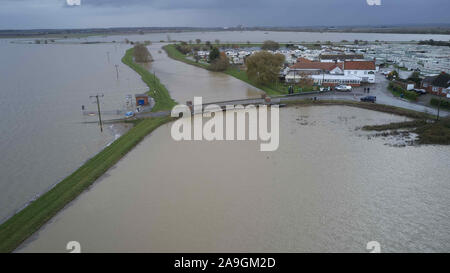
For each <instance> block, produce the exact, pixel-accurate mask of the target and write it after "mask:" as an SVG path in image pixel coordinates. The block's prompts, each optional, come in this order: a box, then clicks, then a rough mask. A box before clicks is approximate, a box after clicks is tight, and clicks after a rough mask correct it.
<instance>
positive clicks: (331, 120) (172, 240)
mask: <svg viewBox="0 0 450 273" xmlns="http://www.w3.org/2000/svg"><path fill="white" fill-rule="evenodd" d="M280 119H281V124H280V147H279V149H278V150H277V151H276V152H272V153H270V152H269V153H268V152H260V151H259V143H257V142H248V141H245V142H203V141H202V142H198V141H197V142H194V141H192V142H174V141H173V140H172V139H171V137H170V124H169V125H164V126H162V127H161V128H159V129H157V130H156V131H154V132H153V133H152V134H151V135H150V136H149V137H147V138H146V139H145V140H144V141H143V142H142V143H141V144H139V145H138V147H137V148H136V149H134V150H133V151H131V152H130V153H129V154H128V155H127V156H126V157H125V158H124V159H123V160H121V161H120V162H119V163H118V164H117V165H116V167H115V168H113V169H111V170H109V171H108V172H107V174H106V175H104V176H103V177H102V178H101V179H100V180H99V181H98V182H97V183H96V184H95V185H94V186H93V187H92V188H91V189H90V190H89V191H88V192H86V193H84V194H82V195H81V196H80V197H79V198H78V199H77V200H76V201H75V202H73V203H72V204H71V205H70V206H69V207H68V208H67V209H65V210H63V211H62V212H60V213H59V214H58V215H57V216H56V217H55V218H54V219H53V220H52V221H51V223H49V224H48V225H46V226H45V227H44V228H43V229H42V230H41V231H40V232H38V233H37V234H36V235H35V236H34V237H33V238H31V239H30V240H28V242H27V243H25V244H24V246H23V247H22V249H20V251H24V252H29V251H56V252H64V251H65V246H66V243H67V242H68V241H72V240H76V241H79V242H80V243H81V245H82V250H83V251H85V252H96V251H150V252H169V251H177V252H202V251H208V252H209V251H220V252H241V251H251V252H253V251H256V252H259V251H266V252H271V251H283V252H284V251H289V252H302V251H327V252H333V251H356V252H366V249H365V247H366V243H367V242H369V241H378V242H380V244H381V249H382V251H383V252H391V251H413V252H417V251H418V252H420V251H445V252H447V251H449V250H450V249H449V246H450V228H449V227H450V210H449V209H448V208H449V207H450V199H449V198H448V196H449V195H450V184H449V183H448V180H449V173H448V171H446V170H447V168H448V166H447V165H448V164H447V163H448V161H449V159H450V148H449V147H447V146H420V147H405V148H395V147H391V146H387V145H384V144H385V143H384V142H383V140H382V139H379V138H374V139H371V140H368V139H367V137H364V136H361V132H360V131H355V128H357V127H360V126H362V125H367V124H381V123H386V122H394V121H402V120H404V118H403V117H398V116H394V115H389V114H384V113H379V112H373V111H369V110H363V109H356V108H350V107H344V106H329V107H291V108H284V109H282V110H281V111H280Z"/></svg>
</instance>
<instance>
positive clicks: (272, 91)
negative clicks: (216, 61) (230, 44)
mask: <svg viewBox="0 0 450 273" xmlns="http://www.w3.org/2000/svg"><path fill="white" fill-rule="evenodd" d="M163 49H164V50H165V51H166V52H167V55H168V56H169V57H170V58H172V59H174V60H177V61H180V62H183V63H186V64H190V65H194V66H197V67H200V68H204V69H209V65H208V64H204V63H197V62H195V61H193V60H190V59H188V58H187V57H186V55H184V54H183V53H181V52H180V51H178V50H177V49H176V47H175V45H174V44H169V45H165V46H164V47H163ZM223 73H225V74H228V75H230V76H232V77H235V78H237V79H239V80H241V81H244V82H246V83H248V84H250V85H253V86H255V87H256V88H259V89H261V90H263V91H264V92H266V93H267V94H268V95H271V96H274V95H282V94H287V90H285V88H282V86H281V85H280V87H279V88H278V87H277V86H265V85H259V84H256V83H255V82H253V81H252V80H250V79H249V78H248V76H247V73H246V72H245V71H243V70H239V69H238V68H236V67H230V68H228V69H227V70H226V71H224V72H223Z"/></svg>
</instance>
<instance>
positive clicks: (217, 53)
mask: <svg viewBox="0 0 450 273" xmlns="http://www.w3.org/2000/svg"><path fill="white" fill-rule="evenodd" d="M218 58H220V51H219V49H218V48H217V47H213V48H212V49H211V51H210V52H209V62H211V63H212V62H214V61H215V60H216V59H218Z"/></svg>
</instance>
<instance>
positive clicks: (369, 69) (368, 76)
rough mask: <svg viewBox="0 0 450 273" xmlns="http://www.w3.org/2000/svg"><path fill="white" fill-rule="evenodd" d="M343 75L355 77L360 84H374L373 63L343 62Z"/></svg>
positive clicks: (374, 68) (374, 69)
mask: <svg viewBox="0 0 450 273" xmlns="http://www.w3.org/2000/svg"><path fill="white" fill-rule="evenodd" d="M343 68H344V75H346V76H357V77H360V78H361V82H368V83H375V72H376V67H375V61H344V66H343Z"/></svg>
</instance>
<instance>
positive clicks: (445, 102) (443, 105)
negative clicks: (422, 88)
mask: <svg viewBox="0 0 450 273" xmlns="http://www.w3.org/2000/svg"><path fill="white" fill-rule="evenodd" d="M430 104H431V105H433V106H436V107H437V106H438V105H439V99H437V98H432V99H430ZM440 107H441V108H443V109H449V110H450V101H448V100H446V99H441V106H440Z"/></svg>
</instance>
